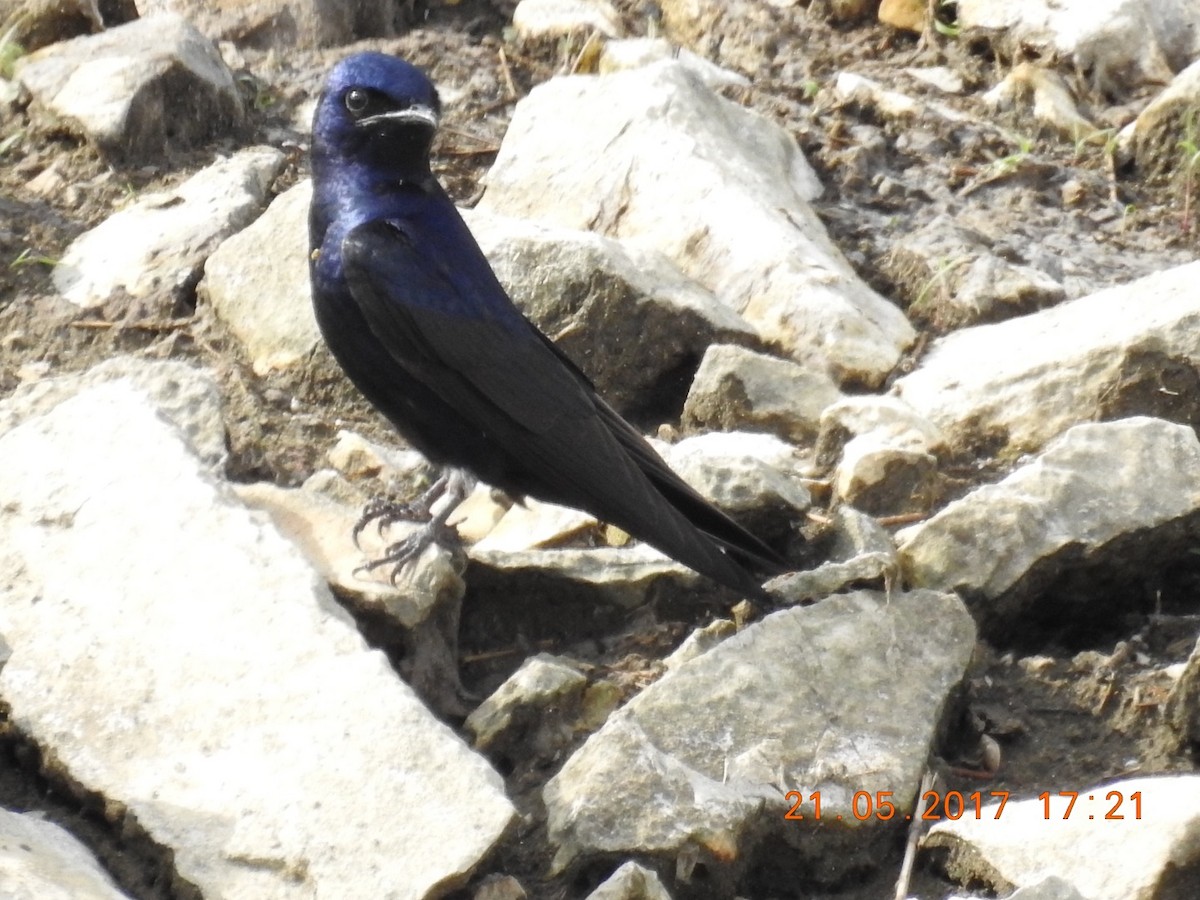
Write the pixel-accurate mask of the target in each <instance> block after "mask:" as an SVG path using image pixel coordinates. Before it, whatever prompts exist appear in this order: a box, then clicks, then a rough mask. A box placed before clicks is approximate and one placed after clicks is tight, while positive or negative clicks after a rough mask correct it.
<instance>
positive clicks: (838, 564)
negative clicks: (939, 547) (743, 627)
mask: <svg viewBox="0 0 1200 900" xmlns="http://www.w3.org/2000/svg"><path fill="white" fill-rule="evenodd" d="M899 578H900V563H899V560H898V559H897V557H896V545H895V543H894V542H893V541H892V538H891V535H889V534H888V533H887V531H885V530H884V529H883V527H882V526H881V525H880V524H879V523H878V522H876V521H875V520H874V519H873V518H871V517H870V516H868V515H866V514H864V513H861V512H859V511H858V510H856V509H854V508H853V507H850V506H840V507H838V508H837V510H836V511H835V512H834V515H833V544H832V546H831V547H830V550H829V559H827V560H826V561H825V562H823V563H821V564H820V565H819V566H817V567H816V568H814V569H807V570H801V571H798V572H787V573H785V574H783V575H779V576H777V577H775V578H772V579H771V580H770V581H768V582H767V583H766V584H765V585H764V587H765V588H766V589H767V590H768V591H770V592H771V593H772V594H773V595H775V596H776V597H777V598H779V600H780V601H783V602H787V603H802V602H804V601H806V600H820V599H821V598H823V597H828V596H830V595H831V594H834V593H837V592H839V591H844V590H846V589H847V588H848V587H851V586H854V587H860V588H861V587H865V586H867V585H870V584H871V583H872V582H879V583H880V586H881V587H883V588H884V590H885V591H887V592H888V594H890V593H891V592H892V589H893V588H894V586H895V585H896V584H897V583H898V582H899Z"/></svg>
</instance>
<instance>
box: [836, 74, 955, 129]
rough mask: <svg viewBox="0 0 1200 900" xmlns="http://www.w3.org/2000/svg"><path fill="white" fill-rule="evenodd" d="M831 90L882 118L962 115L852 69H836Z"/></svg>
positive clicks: (951, 119) (941, 117) (951, 118)
mask: <svg viewBox="0 0 1200 900" xmlns="http://www.w3.org/2000/svg"><path fill="white" fill-rule="evenodd" d="M833 92H834V95H835V96H837V97H838V98H839V99H840V100H842V101H844V102H853V103H855V104H857V105H859V106H863V107H866V108H868V109H870V110H872V111H874V112H876V113H877V114H879V115H880V116H882V117H883V118H885V119H902V120H911V119H915V118H921V117H933V118H938V119H945V120H948V121H950V122H959V121H963V120H965V118H966V117H965V116H964V115H963V114H962V113H960V112H958V111H957V110H955V109H953V108H951V107H949V106H944V105H943V104H941V103H935V102H929V101H924V100H918V99H916V98H915V97H910V96H909V95H908V94H904V93H901V92H900V91H892V90H888V89H887V88H885V87H884V86H883V85H882V84H880V83H879V82H878V81H875V80H873V79H871V78H867V77H866V76H865V75H859V74H858V73H856V72H839V73H838V76H837V80H836V81H835V82H834V84H833Z"/></svg>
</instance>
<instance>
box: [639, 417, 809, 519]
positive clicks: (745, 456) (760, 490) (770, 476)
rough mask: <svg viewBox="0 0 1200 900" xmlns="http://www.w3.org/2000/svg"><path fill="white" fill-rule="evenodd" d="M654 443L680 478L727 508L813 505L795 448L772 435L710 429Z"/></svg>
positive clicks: (804, 508)
mask: <svg viewBox="0 0 1200 900" xmlns="http://www.w3.org/2000/svg"><path fill="white" fill-rule="evenodd" d="M655 447H656V449H658V451H659V452H660V453H661V454H662V457H663V459H665V460H666V462H667V464H668V465H669V466H670V467H671V468H672V469H674V470H675V471H676V472H678V473H679V475H680V476H681V477H682V478H683V479H684V481H686V482H687V483H688V484H690V485H691V486H692V487H694V488H695V489H696V490H698V491H699V492H700V493H701V494H703V495H704V496H705V497H707V498H708V499H709V500H711V501H712V502H713V503H715V504H716V505H717V506H719V507H721V508H722V509H724V510H726V511H727V512H744V511H746V510H755V509H763V508H764V507H770V508H780V507H782V508H786V509H789V510H793V511H797V512H803V511H804V510H807V509H808V508H809V507H810V506H811V505H812V497H811V495H810V494H809V492H808V488H807V487H805V485H804V478H805V473H804V469H803V468H802V461H801V459H800V457H799V456H798V454H797V453H796V448H794V447H793V446H792V445H791V444H788V443H786V442H784V441H781V440H780V439H779V438H777V437H774V436H772V435H769V434H752V433H750V432H744V431H729V432H720V431H714V432H710V433H708V434H698V435H696V436H695V437H690V438H686V439H684V440H682V441H680V442H679V443H678V444H661V443H656V444H655Z"/></svg>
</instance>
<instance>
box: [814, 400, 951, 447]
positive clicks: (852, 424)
mask: <svg viewBox="0 0 1200 900" xmlns="http://www.w3.org/2000/svg"><path fill="white" fill-rule="evenodd" d="M872 432H875V433H878V434H880V435H881V436H883V437H886V438H887V439H888V440H889V441H891V442H892V443H893V444H897V445H899V446H905V447H910V448H912V449H914V450H924V451H928V452H931V453H937V452H939V451H941V450H943V449H945V446H946V436H945V435H944V434H942V432H941V430H940V429H939V428H938V427H937V426H936V425H934V424H933V423H932V422H930V421H929V420H928V419H926V418H924V417H923V416H921V415H920V414H919V413H918V412H917V411H916V410H915V409H913V408H912V407H911V406H909V405H908V404H907V403H905V402H904V401H903V400H900V399H899V398H897V397H892V396H888V395H883V396H880V395H877V394H862V395H857V396H852V397H844V398H843V399H841V400H839V401H838V402H837V403H834V404H832V405H831V406H828V407H826V409H825V411H824V412H823V413H822V414H821V437H820V440H818V442H817V447H818V451H817V455H818V457H821V456H822V454H824V453H826V452H828V453H829V454H830V455H831V456H833V457H834V458H836V454H839V453H840V452H841V449H840V448H841V447H842V446H843V445H844V444H845V442H846V440H847V439H848V438H850V437H854V436H857V435H860V434H869V433H872ZM830 461H832V459H831V460H830Z"/></svg>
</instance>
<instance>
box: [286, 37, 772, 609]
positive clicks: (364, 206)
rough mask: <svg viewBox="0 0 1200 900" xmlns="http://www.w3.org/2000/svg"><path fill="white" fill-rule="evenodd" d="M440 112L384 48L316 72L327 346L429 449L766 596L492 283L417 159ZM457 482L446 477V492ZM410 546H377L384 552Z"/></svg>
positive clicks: (315, 239)
mask: <svg viewBox="0 0 1200 900" xmlns="http://www.w3.org/2000/svg"><path fill="white" fill-rule="evenodd" d="M439 116H440V102H439V100H438V95H437V91H436V90H435V89H434V86H433V84H432V83H431V82H430V80H429V78H427V77H426V75H425V73H424V72H422V71H421V70H420V69H418V68H417V67H415V66H413V65H411V64H409V63H407V62H405V61H404V60H401V59H399V58H397V57H394V56H388V55H385V54H382V53H359V54H356V55H354V56H351V57H348V58H347V59H344V60H342V61H341V62H340V63H338V64H337V65H336V66H335V67H334V68H333V70H332V71H331V72H330V73H329V75H328V77H327V79H326V81H325V84H324V87H323V89H322V91H321V95H320V98H319V100H318V103H317V108H316V113H315V115H314V118H313V135H312V176H313V199H312V206H311V208H310V211H309V239H310V244H311V251H312V252H311V254H310V264H309V265H310V275H311V279H312V295H313V304H314V307H315V310H316V317H317V322H318V324H319V325H320V329H321V332H322V334H323V335H324V337H325V341H326V342H327V343H328V345H329V349H330V351H331V352H332V353H333V356H334V357H335V358H336V359H337V361H338V363H339V364H340V365H341V367H342V368H343V369H344V370H345V372H346V374H347V375H348V376H349V377H350V380H351V381H352V382H354V384H355V385H356V386H357V387H358V389H359V390H360V391H362V393H363V394H364V395H365V396H366V398H367V400H369V401H370V402H371V404H372V405H373V406H375V408H376V409H378V410H379V411H380V412H381V413H383V414H384V415H385V416H386V417H387V418H388V419H389V420H390V421H391V423H392V424H393V425H394V426H395V427H396V429H397V430H398V431H399V432H400V433H401V434H402V435H403V436H404V437H405V438H406V439H407V440H408V442H409V443H410V444H411V445H412V446H413V447H415V448H416V449H417V450H419V451H420V452H421V453H422V454H424V455H425V456H426V457H428V459H429V460H430V461H431V462H434V463H437V464H439V465H442V466H444V467H450V468H451V470H453V469H458V470H465V471H466V472H469V473H470V474H471V475H473V476H476V477H478V478H480V479H482V480H483V481H485V482H487V483H488V484H490V485H492V486H494V487H497V488H500V489H502V490H504V491H505V492H507V493H508V494H510V495H511V496H513V497H514V498H518V499H519V498H523V497H525V496H530V497H535V498H537V499H539V500H545V501H549V502H552V503H558V504H561V505H564V506H570V507H574V508H575V509H579V510H583V511H585V512H588V513H591V514H592V515H594V516H596V517H597V518H598V519H601V520H602V521H605V522H609V523H612V524H613V525H616V526H618V527H620V528H622V529H624V530H625V531H627V532H628V533H629V534H631V535H633V536H634V537H636V538H638V539H640V540H642V541H645V542H646V543H648V544H650V545H652V546H654V547H656V548H658V549H659V550H661V551H662V552H663V553H665V554H666V555H667V556H670V557H671V558H673V559H675V560H678V561H679V562H681V563H683V564H684V565H686V566H688V567H690V568H692V569H694V570H695V571H697V572H699V573H701V574H703V575H706V576H708V577H709V578H711V579H712V580H713V581H716V582H718V583H720V584H722V585H725V586H727V587H729V588H732V589H734V590H736V591H739V592H741V593H742V594H743V595H748V596H754V597H757V598H760V599H761V598H765V596H766V595H765V593H764V591H763V590H762V588H761V587H760V579H759V578H757V577H755V574H754V573H767V574H775V573H779V572H782V571H784V570H785V569H786V563H785V562H784V560H783V559H782V558H781V557H780V556H779V555H778V554H776V553H775V552H774V551H773V550H772V549H771V548H770V547H768V546H767V545H766V544H764V543H763V542H762V541H760V540H759V539H758V538H756V537H755V536H753V535H752V534H750V533H749V532H748V531H746V530H745V529H744V528H742V527H741V526H740V525H738V524H737V523H735V522H734V521H733V520H732V519H730V518H729V517H728V516H727V515H725V514H724V513H723V512H721V511H720V510H718V509H717V508H716V507H714V506H713V505H712V504H710V503H709V502H708V501H707V500H705V499H704V498H703V497H701V496H700V494H698V493H697V492H696V491H695V490H693V489H692V488H691V487H690V486H688V485H687V484H686V483H685V482H684V481H683V480H682V479H681V478H679V476H678V475H676V474H675V473H674V472H673V471H671V469H670V468H668V467H667V465H666V463H664V462H663V460H662V459H661V458H660V457H659V456H658V454H657V453H655V452H654V450H653V449H652V448H651V447H650V445H649V444H648V443H647V442H646V440H645V438H643V436H642V435H641V434H640V433H639V432H638V431H637V430H636V429H635V428H634V427H633V426H631V425H630V424H629V423H627V422H626V421H625V420H624V419H622V418H621V416H620V415H618V414H617V413H616V412H615V411H614V410H613V409H612V408H611V407H610V406H609V405H608V404H607V403H605V402H604V401H603V400H602V399H601V398H600V397H599V396H597V394H596V392H595V390H594V388H593V386H592V384H591V382H590V381H589V380H588V379H587V377H586V376H585V375H584V374H583V373H582V372H580V371H579V369H578V368H576V366H575V365H574V364H573V363H572V362H571V361H570V360H569V359H568V358H567V357H566V356H565V355H563V353H562V352H561V351H560V350H559V349H558V348H557V347H556V346H555V345H554V344H553V343H552V342H551V341H550V340H549V339H548V338H546V337H545V335H543V334H542V333H541V332H540V331H539V330H538V329H537V328H536V327H535V326H534V325H533V324H532V323H531V322H530V321H529V320H528V319H526V318H525V316H524V315H523V314H522V313H521V311H520V310H519V309H517V307H516V306H515V305H514V304H513V302H512V300H510V299H509V297H508V294H507V293H506V292H505V290H504V288H503V287H501V285H500V282H499V281H498V280H497V279H496V276H495V274H494V273H493V272H492V269H491V267H490V266H489V265H488V262H487V259H486V258H485V257H484V255H483V252H482V251H481V250H480V249H479V246H478V245H477V244H476V243H475V240H474V238H473V237H472V236H471V233H470V231H468V229H467V226H466V225H465V223H464V222H463V220H462V218H461V217H460V216H459V214H458V211H457V209H456V208H455V206H454V203H453V202H452V201H451V200H450V198H449V197H448V196H447V194H446V193H445V191H444V190H443V189H442V187H441V185H440V184H439V183H438V181H437V179H436V178H435V177H434V175H433V173H432V171H431V170H430V162H429V157H430V149H431V146H432V143H433V138H434V134H435V132H436V130H437V126H438V120H439ZM463 483H464V479H462V478H456V479H451V480H450V485H451V487H452V488H458V489H459V491H458V493H457V494H456V495H455V496H459V495H461V492H462V491H461V488H462V485H463ZM446 484H447V482H446V480H444V479H443V480H440V481H439V484H438V485H436V486H435V488H441V489H444V488H445V486H446ZM443 509H444V511H443V512H442V513H441V514H440V517H435V522H434V523H431V527H432V526H433V525H436V526H438V527H442V526H444V524H445V518H446V516H447V515H448V513H449V508H448V506H445V505H444V506H443ZM376 512H378V510H377V511H376ZM361 524H362V523H360V526H361ZM415 549H416V545H414V544H413V543H411V542H409V543H407V544H403V545H397V546H396V547H394V548H391V549H389V554H388V556H387V557H386V558H385V560H383V562H392V563H395V564H396V566H397V569H398V568H399V567H400V566H402V565H403V564H404V562H405V561H407V559H409V558H411V556H412V554H413V552H414V550H415Z"/></svg>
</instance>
